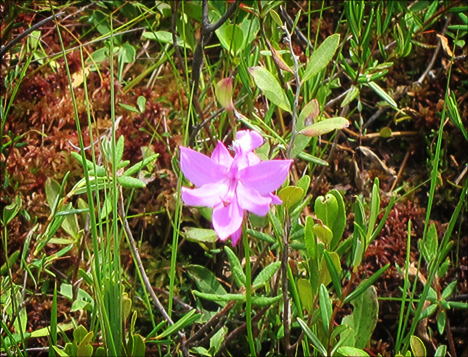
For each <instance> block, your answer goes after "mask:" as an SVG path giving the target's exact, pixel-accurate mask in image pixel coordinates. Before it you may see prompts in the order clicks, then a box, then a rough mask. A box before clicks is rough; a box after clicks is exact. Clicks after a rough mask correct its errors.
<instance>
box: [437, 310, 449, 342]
mask: <svg viewBox="0 0 468 357" xmlns="http://www.w3.org/2000/svg"><path fill="white" fill-rule="evenodd" d="M446 322H447V315H446V313H445V311H441V312H440V313H439V316H437V330H438V331H439V333H440V334H441V335H442V336H443V335H444V331H445V324H446Z"/></svg>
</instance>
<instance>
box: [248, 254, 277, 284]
mask: <svg viewBox="0 0 468 357" xmlns="http://www.w3.org/2000/svg"><path fill="white" fill-rule="evenodd" d="M280 266H281V262H280V261H278V262H274V263H271V264H269V265H267V266H266V267H265V268H263V270H262V271H261V272H260V273H259V274H258V275H257V277H256V278H255V280H254V281H253V283H252V285H253V289H254V290H255V289H258V288H259V287H261V286H263V285H264V284H265V283H266V282H267V281H269V280H270V279H271V277H272V276H273V275H274V274H275V273H276V272H277V271H278V269H279V267H280Z"/></svg>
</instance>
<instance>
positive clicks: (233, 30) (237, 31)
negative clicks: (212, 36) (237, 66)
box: [215, 24, 244, 56]
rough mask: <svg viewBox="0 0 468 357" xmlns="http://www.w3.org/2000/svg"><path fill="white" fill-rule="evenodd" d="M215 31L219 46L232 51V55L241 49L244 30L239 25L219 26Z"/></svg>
mask: <svg viewBox="0 0 468 357" xmlns="http://www.w3.org/2000/svg"><path fill="white" fill-rule="evenodd" d="M215 33H216V36H218V38H219V42H220V43H221V46H223V47H224V49H225V50H227V51H232V54H233V55H234V56H235V55H237V54H238V52H239V51H241V50H242V47H243V45H244V31H243V30H242V28H241V27H240V26H239V25H236V24H228V25H226V26H221V27H220V28H219V29H217V30H216V31H215Z"/></svg>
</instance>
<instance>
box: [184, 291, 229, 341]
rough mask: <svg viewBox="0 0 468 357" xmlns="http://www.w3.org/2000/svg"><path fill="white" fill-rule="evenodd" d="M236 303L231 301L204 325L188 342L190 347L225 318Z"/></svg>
mask: <svg viewBox="0 0 468 357" xmlns="http://www.w3.org/2000/svg"><path fill="white" fill-rule="evenodd" d="M235 304H236V302H235V301H234V300H232V301H229V303H227V304H226V306H225V307H224V308H223V309H222V310H221V311H220V312H218V313H217V314H216V315H214V316H213V317H212V318H211V319H210V320H209V321H208V322H207V323H206V324H204V325H203V326H202V327H200V329H199V330H198V331H197V332H196V333H195V334H194V335H193V336H191V337H190V338H189V339H188V340H187V344H188V345H192V344H195V343H196V340H197V339H198V338H199V337H200V336H201V335H203V334H204V333H205V332H206V331H207V330H208V329H209V328H210V327H211V326H213V325H214V324H216V323H218V321H219V320H220V319H221V318H222V317H223V316H225V315H226V314H227V313H229V311H230V310H231V309H232V308H233V307H234V305H235Z"/></svg>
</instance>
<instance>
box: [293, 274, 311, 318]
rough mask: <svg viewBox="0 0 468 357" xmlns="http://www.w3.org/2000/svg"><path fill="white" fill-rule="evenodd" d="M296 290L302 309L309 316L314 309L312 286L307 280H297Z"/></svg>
mask: <svg viewBox="0 0 468 357" xmlns="http://www.w3.org/2000/svg"><path fill="white" fill-rule="evenodd" d="M297 290H298V292H299V298H300V300H301V304H302V307H303V308H305V309H306V310H307V312H308V313H309V314H311V313H312V311H313V308H314V294H313V292H312V286H311V285H310V282H309V280H307V279H302V278H301V279H299V280H298V281H297Z"/></svg>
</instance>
